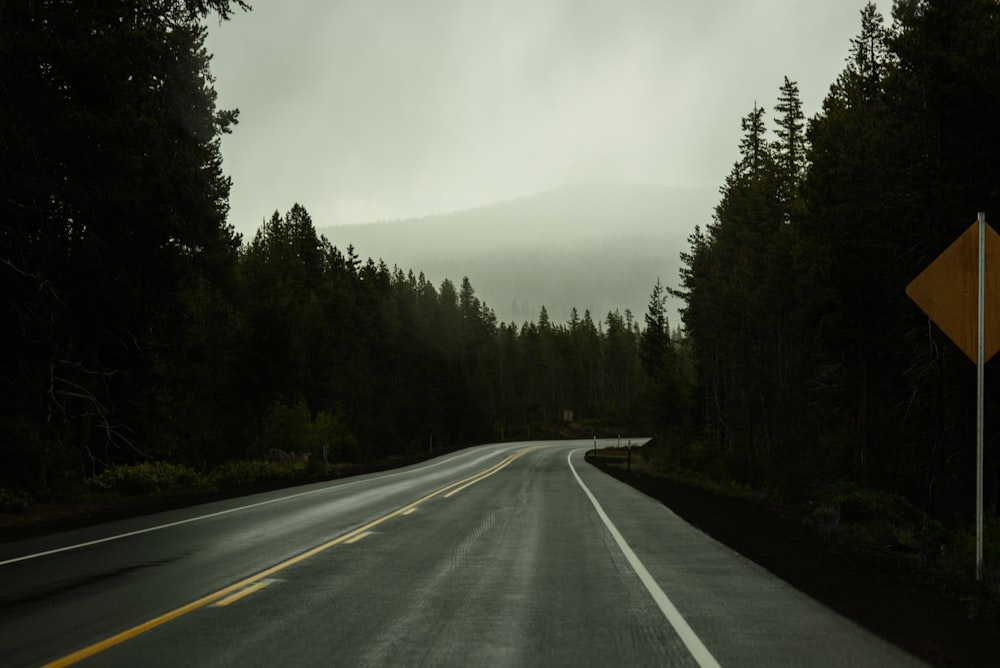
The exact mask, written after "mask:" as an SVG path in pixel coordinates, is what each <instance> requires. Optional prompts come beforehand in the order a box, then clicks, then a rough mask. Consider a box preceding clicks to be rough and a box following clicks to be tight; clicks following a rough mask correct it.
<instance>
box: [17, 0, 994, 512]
mask: <svg viewBox="0 0 1000 668" xmlns="http://www.w3.org/2000/svg"><path fill="white" fill-rule="evenodd" d="M244 9H248V7H246V6H245V5H244V3H243V2H242V0H234V1H230V0H163V1H161V2H155V3H150V2H146V1H139V0H114V1H108V2H51V1H34V0H31V1H14V0H10V1H8V0H3V1H0V291H2V293H3V300H2V301H3V304H2V307H3V318H2V320H0V323H2V324H0V350H2V356H0V501H4V502H5V503H6V502H7V501H9V500H11V499H24V498H27V499H31V500H39V501H42V500H46V499H51V498H57V497H59V495H60V494H64V493H65V492H66V490H69V489H73V488H75V487H74V486H78V485H80V484H82V483H83V482H85V481H86V480H88V479H90V478H93V477H95V476H99V475H101V474H102V472H104V471H106V470H109V469H111V468H114V467H116V466H121V465H135V464H139V463H144V462H165V463H169V464H176V465H183V466H185V467H188V468H190V469H191V470H195V471H202V472H204V471H210V470H212V469H213V468H215V467H218V466H221V465H223V464H224V463H226V462H232V461H241V460H243V461H251V460H264V459H268V458H273V457H274V456H275V453H297V454H298V453H302V454H308V455H309V459H310V460H311V461H313V462H315V461H321V460H323V458H324V457H325V458H326V460H327V461H329V462H333V463H350V462H353V463H358V462H368V461H376V460H392V459H393V458H404V457H412V456H416V455H420V454H423V453H425V452H428V451H433V450H437V449H445V448H456V447H461V446H464V445H469V444H475V443H483V442H488V441H496V440H524V439H529V438H539V437H543V438H544V437H551V436H552V435H555V434H559V433H560V430H564V429H567V428H568V427H566V421H564V417H568V416H566V415H564V412H565V411H572V413H573V416H572V420H570V421H569V422H570V423H571V425H572V429H574V430H575V432H574V433H576V434H577V435H583V434H586V435H587V437H589V435H590V434H617V433H619V432H621V431H628V432H629V433H645V434H649V435H652V436H654V443H653V445H652V446H651V447H652V448H654V452H655V453H656V457H655V460H656V462H657V465H658V466H660V467H662V468H663V469H664V470H671V471H685V472H694V474H695V475H698V476H703V477H706V478H710V479H713V480H719V481H730V482H733V483H735V484H738V485H742V486H745V487H747V488H750V489H755V490H768V491H769V492H770V493H773V494H775V495H778V496H779V497H781V498H784V499H789V500H793V501H796V502H803V501H808V500H809V499H810V495H812V494H813V493H814V492H815V490H817V489H820V488H822V487H824V486H829V485H832V484H835V483H836V484H849V485H854V486H857V487H859V488H865V489H872V490H880V491H884V492H887V493H891V494H893V495H898V496H901V497H904V498H906V499H908V501H909V502H910V503H912V504H913V505H915V506H917V507H920V508H922V509H923V510H925V511H926V512H927V513H929V514H931V515H932V516H933V517H935V518H936V519H937V520H938V521H940V522H942V523H943V524H945V525H948V526H958V525H967V524H968V523H969V522H971V520H972V516H973V498H974V497H973V489H974V486H975V485H974V474H975V467H974V454H975V394H976V385H975V371H976V370H975V365H974V364H971V363H970V362H969V360H968V358H967V357H965V355H964V354H963V353H962V352H961V351H960V350H959V349H958V348H957V347H956V346H955V345H954V344H953V343H952V342H951V341H950V340H949V339H948V338H947V337H946V336H945V335H944V334H943V333H942V332H941V331H940V329H938V328H937V326H936V325H934V324H931V323H930V322H929V321H928V318H927V316H926V315H924V314H923V313H922V312H921V311H920V309H919V308H918V307H917V306H916V305H915V304H913V303H912V302H911V301H910V300H909V299H908V297H907V296H906V294H905V292H904V290H905V287H906V285H907V284H908V283H909V282H910V281H911V280H912V279H913V278H914V277H915V276H917V275H918V274H919V273H920V272H921V271H922V270H923V269H924V268H925V267H926V266H927V265H928V264H929V263H930V262H931V261H932V260H933V259H934V258H935V257H937V256H938V254H939V253H941V251H943V250H944V249H945V248H946V247H948V246H949V245H950V244H951V243H952V241H954V239H955V238H957V237H958V236H959V234H961V233H962V232H964V231H965V230H966V229H967V228H968V227H969V226H970V225H971V224H972V223H973V222H974V221H975V218H976V214H977V212H979V211H985V212H986V215H987V221H988V222H990V221H991V220H996V221H1000V6H998V5H997V3H996V2H995V0H962V1H961V2H954V1H947V2H946V1H942V0H897V2H896V3H895V6H894V9H893V13H892V16H888V17H883V16H882V15H880V13H879V12H878V10H877V9H876V7H875V6H874V5H873V4H869V5H868V6H867V7H865V8H863V9H861V10H860V11H859V24H858V32H857V36H856V37H855V38H854V39H853V40H851V42H850V43H849V44H845V45H844V48H845V53H844V57H845V60H844V67H843V70H842V72H841V73H840V75H839V76H838V77H837V79H836V80H835V81H833V82H828V83H829V92H828V93H827V94H826V97H825V100H824V102H823V105H822V109H821V110H820V111H819V113H817V114H816V115H815V116H813V117H811V118H806V117H805V116H804V114H803V111H802V104H801V101H800V97H799V87H798V84H797V82H796V81H794V80H792V79H790V78H787V77H786V78H785V79H784V80H783V81H776V82H775V88H774V91H771V92H769V91H761V95H762V96H770V95H772V94H773V95H774V98H773V102H770V103H758V104H753V103H752V101H751V104H750V105H748V107H747V109H746V110H745V115H744V116H743V118H742V125H741V128H742V140H741V141H740V144H739V147H738V148H739V159H738V161H737V162H736V163H735V164H733V165H732V169H731V171H730V173H729V175H728V177H727V178H726V180H725V182H724V183H722V184H720V195H719V201H718V204H717V206H716V208H715V211H714V215H713V216H711V217H710V218H708V219H706V220H691V221H690V230H691V234H690V237H689V244H688V246H687V247H686V248H679V249H677V252H679V253H681V259H682V269H681V272H680V275H679V276H668V275H664V276H662V277H661V279H662V280H661V282H658V283H656V284H655V285H651V286H649V297H648V309H647V311H646V313H644V314H633V313H630V312H628V311H627V310H625V311H624V312H619V311H616V310H612V311H611V312H610V313H601V314H598V313H589V312H586V311H584V312H582V313H577V312H576V311H575V310H574V311H573V314H572V316H571V318H570V319H569V320H568V321H566V322H554V321H550V319H549V316H548V314H547V313H546V310H545V308H544V307H543V308H542V309H541V311H540V312H539V313H538V314H537V316H535V317H534V318H533V320H531V321H525V322H509V323H505V322H498V320H497V318H496V316H495V314H494V311H493V310H492V309H491V307H490V306H489V305H488V304H486V303H483V302H482V301H480V299H479V298H478V297H477V296H476V290H475V287H474V286H473V285H472V284H471V283H470V281H469V280H468V279H464V280H463V277H462V276H455V277H452V278H451V279H449V280H444V281H443V282H440V283H439V284H435V283H432V282H430V281H428V280H427V279H426V278H425V277H424V275H423V274H422V273H421V268H420V267H399V266H395V265H394V264H393V262H392V258H384V260H376V259H369V258H366V257H360V256H358V254H357V253H356V252H355V249H354V248H352V247H347V248H337V247H334V246H333V245H332V244H331V243H330V242H328V241H327V240H326V238H324V237H323V236H321V235H318V234H317V232H316V225H317V224H318V225H319V226H322V225H323V224H325V222H324V221H316V222H315V223H314V221H313V220H312V218H311V216H310V214H309V212H308V210H307V207H308V204H309V203H308V202H304V203H293V202H275V208H276V209H277V210H276V211H275V213H274V214H273V215H272V216H271V217H270V219H268V220H267V221H266V222H265V223H264V224H263V225H262V226H261V227H260V228H259V230H258V231H257V233H256V234H255V235H253V236H252V238H241V237H240V235H238V234H237V233H236V232H235V228H234V227H233V225H232V221H230V220H228V204H227V200H228V196H229V190H230V185H231V184H230V181H229V178H228V177H227V176H226V174H225V172H224V170H223V163H222V156H221V149H220V139H221V137H222V135H224V134H225V133H229V132H238V131H239V125H238V120H239V114H238V112H237V110H235V109H233V110H229V109H220V108H218V107H217V106H216V93H215V89H214V80H213V77H212V74H211V72H210V67H209V64H210V54H209V53H208V52H207V50H206V48H205V37H206V28H205V23H206V20H207V19H208V17H209V16H211V17H212V18H211V20H216V19H217V17H221V19H223V20H225V19H226V18H228V17H229V16H230V15H231V14H233V13H236V12H242V11H243V10H244ZM736 66H737V64H734V67H736ZM793 66H794V63H789V68H790V69H791V68H792V67H793ZM734 76H738V73H737V72H736V70H734ZM719 85H725V84H724V82H719ZM762 99H763V98H762ZM737 112H738V113H741V112H740V110H737ZM613 223H614V221H609V225H611V224H613ZM994 224H995V225H997V226H1000V222H997V223H994ZM998 270H1000V268H998ZM671 304H672V305H673V306H674V307H679V308H680V312H681V316H682V322H668V316H667V314H668V311H669V308H670V305H671ZM996 364H998V362H996V361H994V363H993V364H991V365H987V367H986V407H987V411H986V452H985V461H986V470H985V480H986V485H985V497H986V505H987V507H988V508H989V507H992V508H993V513H994V515H995V512H996V510H995V509H996V504H997V502H998V500H1000V445H998V441H1000V383H998V375H997V374H1000V369H998V367H997V366H996ZM10 503H13V501H10ZM0 510H2V509H0Z"/></svg>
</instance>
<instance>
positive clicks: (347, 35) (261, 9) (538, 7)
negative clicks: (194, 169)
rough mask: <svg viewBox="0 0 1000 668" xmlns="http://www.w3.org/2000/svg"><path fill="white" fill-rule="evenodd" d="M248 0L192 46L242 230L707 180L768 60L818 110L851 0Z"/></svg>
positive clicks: (847, 35) (840, 55)
mask: <svg viewBox="0 0 1000 668" xmlns="http://www.w3.org/2000/svg"><path fill="white" fill-rule="evenodd" d="M252 4H254V10H253V11H252V12H250V13H248V14H238V15H236V16H234V18H233V19H232V20H231V21H229V22H227V23H224V24H222V25H221V26H220V25H218V23H217V22H216V21H213V22H212V23H211V24H210V26H209V39H208V44H207V46H208V49H209V51H210V52H212V53H214V54H215V55H214V59H213V61H212V71H213V73H214V75H215V77H216V83H215V88H216V90H217V91H218V94H219V105H220V106H221V107H223V108H231V107H237V108H239V109H240V123H239V125H238V126H236V128H235V129H234V132H233V134H232V135H230V136H228V137H226V138H224V140H223V144H222V150H223V157H224V169H225V171H226V173H227V174H229V175H230V176H232V178H233V190H232V196H231V206H232V211H231V216H230V220H231V222H232V223H233V224H234V225H235V226H236V229H237V230H238V231H240V232H242V233H243V234H244V236H245V237H248V236H250V235H252V234H253V232H254V231H255V230H256V229H257V227H258V226H259V224H260V222H261V220H262V219H264V218H266V217H268V216H269V215H270V213H271V212H273V211H274V210H276V209H277V210H280V211H281V212H284V211H286V210H287V209H289V208H290V207H291V205H292V204H293V203H294V202H299V203H301V204H303V205H304V206H305V207H306V208H307V209H308V210H309V211H310V213H311V214H312V216H313V220H314V222H315V223H316V225H317V226H318V227H322V226H326V225H337V224H344V223H358V222H369V221H373V220H385V219H395V218H406V217H412V216H422V215H428V214H434V213H443V212H448V211H454V210H459V209H464V208H469V207H474V206H478V205H483V204H489V203H492V202H496V201H499V200H504V199H509V198H512V197H517V196H521V195H527V194H531V193H536V192H540V191H544V190H548V189H551V188H556V187H560V186H563V185H569V184H573V183H578V182H581V181H589V180H624V181H637V182H643V183H655V184H663V185H671V186H682V187H705V186H708V187H712V188H716V187H718V186H719V185H721V183H722V181H723V179H724V178H725V176H726V174H728V172H729V170H730V168H731V167H732V164H733V162H734V161H735V159H736V157H737V145H738V142H739V137H740V118H741V117H742V116H744V115H745V114H746V113H747V112H749V111H750V110H751V109H752V108H753V105H754V102H755V101H756V102H758V103H759V104H761V105H762V106H764V107H766V108H767V109H768V113H769V119H773V115H774V114H773V107H774V104H775V100H776V98H777V95H778V87H779V86H780V85H781V83H782V78H783V77H784V76H785V75H787V76H788V77H789V78H790V79H792V80H794V81H797V82H798V84H799V88H800V90H801V93H802V100H803V105H804V110H805V113H806V116H811V115H812V114H813V113H815V112H816V111H817V110H818V109H819V106H820V103H821V101H822V98H823V96H824V95H825V94H826V92H827V90H828V88H829V86H830V84H831V83H833V81H834V79H835V78H836V76H837V74H838V73H839V72H840V71H841V70H842V69H843V66H844V61H845V58H846V57H847V54H848V48H849V40H850V39H851V38H852V37H854V36H855V35H857V33H858V32H859V30H860V11H861V9H862V7H863V5H864V0H281V2H277V1H271V2H268V1H267V0H254V1H253V3H252ZM876 4H877V5H878V6H879V8H880V10H881V11H882V12H883V14H884V15H885V16H886V19H887V21H889V20H891V19H890V13H891V12H890V10H891V0H879V1H878V2H877V3H876Z"/></svg>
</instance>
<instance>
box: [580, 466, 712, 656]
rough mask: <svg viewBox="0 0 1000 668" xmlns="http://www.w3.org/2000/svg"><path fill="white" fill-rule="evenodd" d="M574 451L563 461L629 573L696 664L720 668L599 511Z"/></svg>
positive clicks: (616, 530)
mask: <svg viewBox="0 0 1000 668" xmlns="http://www.w3.org/2000/svg"><path fill="white" fill-rule="evenodd" d="M575 452H579V450H572V451H570V453H569V454H567V455H566V462H567V463H568V464H569V469H570V471H572V472H573V477H574V478H576V481H577V482H578V483H579V484H580V487H581V488H583V491H584V493H585V494H586V495H587V498H589V499H590V502H591V503H592V504H594V509H595V510H597V514H598V516H599V517H600V518H601V521H603V522H604V526H606V527H607V528H608V531H609V532H611V537H612V538H614V539H615V542H616V543H617V544H618V548H619V549H620V550H621V551H622V554H624V555H625V559H627V560H628V563H629V564H630V565H631V566H632V570H634V571H635V574H636V575H638V576H639V579H640V580H641V581H642V584H644V585H645V586H646V589H647V590H648V591H649V593H650V595H651V596H652V597H653V600H654V601H656V604H657V605H658V606H659V607H660V610H661V611H662V612H663V615H664V616H665V617H666V618H667V621H668V622H670V625H671V626H673V627H674V630H675V631H676V632H677V635H678V636H680V639H681V641H683V643H684V646H685V647H687V649H688V652H690V653H691V656H692V657H693V658H694V660H695V661H697V662H698V665H699V666H702V668H719V662H718V661H716V660H715V657H714V656H712V653H711V652H709V651H708V648H707V647H705V645H704V643H702V642H701V639H700V638H699V637H698V636H697V634H695V632H694V630H693V629H692V628H691V627H690V626H689V625H688V623H687V621H686V620H685V619H684V617H682V616H681V613H680V612H679V611H678V610H677V608H675V607H674V604H673V603H671V602H670V599H669V598H668V597H667V595H666V594H665V593H664V592H663V590H662V589H660V585H659V584H657V582H656V580H654V579H653V576H652V575H650V574H649V571H648V570H646V567H645V566H644V565H643V564H642V562H641V561H639V557H637V556H636V554H635V552H633V551H632V548H631V547H629V544H628V543H626V542H625V539H624V538H623V537H622V535H621V533H619V531H618V529H617V528H616V527H615V525H614V524H613V523H612V522H611V519H610V518H609V517H608V515H607V513H605V512H604V508H602V507H601V504H600V503H598V501H597V498H596V497H595V496H594V495H593V493H591V491H590V489H589V488H588V487H587V486H586V485H585V484H584V483H583V480H582V479H581V478H580V475H579V474H578V473H577V472H576V468H574V466H573V461H572V459H571V458H572V456H573V453H575Z"/></svg>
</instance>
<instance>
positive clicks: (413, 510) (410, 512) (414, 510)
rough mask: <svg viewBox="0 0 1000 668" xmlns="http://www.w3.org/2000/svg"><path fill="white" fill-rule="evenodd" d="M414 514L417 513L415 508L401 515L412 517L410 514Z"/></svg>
mask: <svg viewBox="0 0 1000 668" xmlns="http://www.w3.org/2000/svg"><path fill="white" fill-rule="evenodd" d="M415 512H417V509H416V508H410V509H409V510H407V511H406V512H405V513H403V514H404V515H412V514H413V513H415Z"/></svg>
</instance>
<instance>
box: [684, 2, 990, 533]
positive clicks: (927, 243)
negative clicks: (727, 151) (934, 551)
mask: <svg viewBox="0 0 1000 668" xmlns="http://www.w3.org/2000/svg"><path fill="white" fill-rule="evenodd" d="M893 14H894V16H893V19H894V20H893V22H892V25H891V26H889V25H887V23H886V21H885V20H884V18H883V17H882V16H881V15H880V14H879V12H878V10H877V9H876V7H875V6H874V5H872V4H869V5H868V6H866V7H865V8H864V10H863V11H862V12H861V28H860V32H859V34H858V37H857V38H855V39H854V40H852V41H851V44H850V49H849V56H848V58H847V62H846V66H845V68H844V70H843V72H842V73H841V74H840V76H839V77H838V78H837V80H836V81H835V82H834V83H833V85H832V86H831V87H830V91H829V93H828V95H827V97H826V99H825V100H824V103H823V108H822V111H821V112H820V113H818V114H817V115H816V116H815V117H813V118H811V119H809V122H808V123H804V121H803V118H802V114H801V110H800V109H801V106H800V104H799V102H798V91H797V87H796V84H795V83H794V82H792V81H789V80H788V79H787V78H786V79H785V81H784V83H783V85H782V86H781V88H780V93H779V97H778V101H777V104H776V105H775V107H774V116H773V119H772V120H771V121H770V122H769V121H768V117H767V110H766V109H764V108H762V107H755V108H754V109H753V110H752V111H750V112H749V113H748V114H747V115H746V116H745V117H744V119H743V123H742V129H743V139H742V141H741V143H740V159H739V161H738V162H737V163H736V164H735V165H734V166H733V169H732V171H731V172H730V175H729V177H728V178H727V179H726V182H725V184H724V185H723V187H722V189H721V194H722V198H721V201H720V202H719V204H718V206H717V207H716V211H715V216H714V220H713V221H712V222H711V223H709V224H708V225H707V226H706V227H705V228H704V229H701V228H699V229H696V230H695V232H694V233H693V234H692V235H691V237H690V240H689V241H690V248H689V250H688V251H687V252H686V253H685V254H684V255H683V258H682V259H683V262H684V268H683V269H682V272H681V281H680V286H679V288H678V289H677V290H675V294H677V295H678V296H679V297H681V298H682V299H683V300H684V303H685V305H684V307H683V309H682V312H683V318H684V324H685V328H686V331H687V334H688V337H689V342H690V345H691V346H692V348H693V350H694V355H695V357H696V359H697V367H698V372H699V376H698V384H697V391H696V395H697V397H696V402H695V403H696V407H697V414H698V417H697V419H698V421H699V423H700V424H701V439H700V441H699V443H700V449H699V450H698V451H697V452H696V453H694V452H692V453H688V459H689V462H690V463H691V464H692V465H693V464H697V465H699V466H702V467H705V468H709V469H712V470H714V471H715V473H716V475H718V476H730V477H733V478H735V479H737V480H740V481H744V482H746V483H749V484H751V485H754V486H757V487H767V486H770V487H775V488H779V489H782V490H784V491H786V492H788V493H791V494H793V495H797V496H798V497H802V496H805V495H807V494H808V493H809V492H810V490H814V489H816V488H817V486H819V485H822V484H825V483H830V482H832V481H835V480H850V481H854V482H856V483H858V484H861V485H865V486H871V487H878V488H882V489H887V490H890V491H892V492H896V493H899V494H904V495H906V496H907V497H908V498H910V499H911V500H913V501H915V502H917V503H919V504H921V505H923V506H924V507H926V508H928V509H932V510H933V511H934V512H935V513H936V514H937V516H938V517H939V518H940V519H942V520H944V521H947V522H954V521H956V520H959V519H960V518H968V517H970V515H971V510H972V502H973V499H974V497H973V493H972V491H973V490H974V488H975V485H974V483H973V480H974V478H973V473H974V452H975V446H974V433H975V426H974V425H975V422H974V415H975V408H974V406H975V382H974V378H975V375H974V374H975V367H974V365H971V364H969V362H968V360H967V359H966V358H965V357H964V356H963V354H962V353H961V352H959V350H958V349H957V348H956V347H955V346H954V345H953V344H952V343H951V342H950V341H948V340H947V339H946V337H945V336H944V335H943V334H942V333H941V332H940V331H939V330H938V329H937V328H936V327H935V326H933V325H930V324H929V322H928V320H927V318H926V316H924V315H923V314H922V313H921V312H920V310H919V309H918V308H917V307H916V306H915V305H914V304H912V303H911V302H910V301H909V300H908V298H907V297H906V295H905V293H904V288H905V286H906V284H907V283H908V282H909V281H910V280H912V279H913V278H914V277H915V276H916V275H917V274H919V273H920V271H922V270H923V269H924V268H925V267H926V266H927V264H929V263H930V262H931V261H932V260H933V259H934V258H935V257H936V256H937V255H938V254H939V253H940V252H941V251H942V250H944V249H945V248H946V247H947V246H948V245H949V244H950V243H951V242H952V241H954V239H955V238H957V237H958V235H959V234H960V233H961V232H963V231H964V230H965V229H966V228H968V226H969V225H970V224H971V223H972V222H973V221H974V220H975V217H976V213H977V211H987V212H990V211H993V212H998V211H1000V208H998V204H1000V166H998V162H997V159H996V158H997V156H998V155H1000V125H998V124H997V122H996V119H997V118H1000V15H998V14H997V8H996V3H993V2H984V1H978V0H973V1H968V2H934V1H926V0H925V1H915V0H902V1H899V2H897V3H896V5H895V9H894V13H893ZM769 126H770V127H771V128H772V129H773V133H771V132H768V129H767V128H768V127H769ZM995 378H996V370H995V368H994V367H991V366H988V367H987V394H986V397H987V401H988V408H987V425H986V426H987V451H986V462H987V471H986V480H987V495H986V497H987V499H986V503H987V506H989V504H990V503H994V504H995V503H996V501H997V499H998V490H997V485H998V483H1000V475H998V474H1000V461H998V458H997V454H998V451H997V448H996V444H995V442H994V441H995V435H996V434H997V430H998V429H1000V424H998V423H997V422H996V421H995V419H994V418H995V417H996V415H997V414H998V413H997V411H998V409H1000V404H998V403H997V401H998V400H997V398H996V396H995V392H991V390H992V389H995V387H996V383H995Z"/></svg>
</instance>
